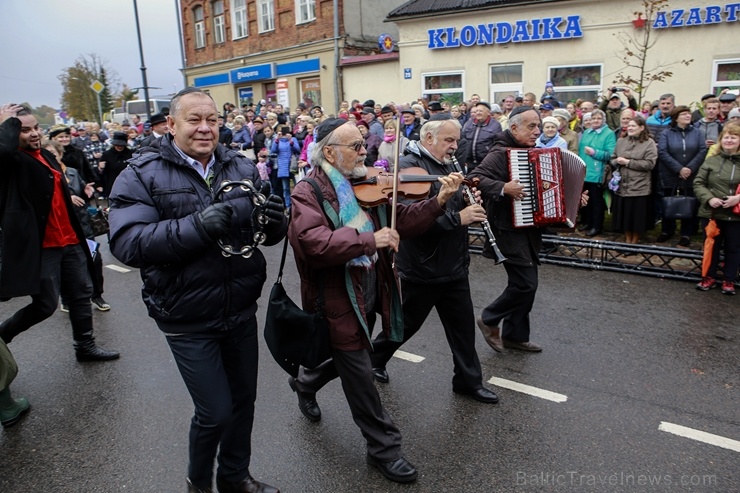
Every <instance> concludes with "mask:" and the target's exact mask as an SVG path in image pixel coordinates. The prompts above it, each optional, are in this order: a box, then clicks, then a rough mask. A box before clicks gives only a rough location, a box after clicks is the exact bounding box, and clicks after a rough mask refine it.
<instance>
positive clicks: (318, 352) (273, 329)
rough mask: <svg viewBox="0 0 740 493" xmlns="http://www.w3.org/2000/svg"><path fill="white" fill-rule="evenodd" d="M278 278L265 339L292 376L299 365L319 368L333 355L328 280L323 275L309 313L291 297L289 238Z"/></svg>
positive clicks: (268, 308)
mask: <svg viewBox="0 0 740 493" xmlns="http://www.w3.org/2000/svg"><path fill="white" fill-rule="evenodd" d="M283 242H284V243H283V255H282V258H281V260H280V271H279V272H278V278H277V281H276V282H275V284H274V285H273V286H272V290H271V291H270V298H269V300H268V302H267V314H266V315H265V342H266V343H267V347H268V348H269V350H270V353H271V354H272V357H273V358H275V361H276V362H277V364H278V365H280V367H281V368H283V370H285V371H286V372H287V373H288V374H290V375H291V376H292V377H294V378H295V377H297V376H298V368H299V367H300V366H303V367H305V368H316V367H317V366H319V365H320V364H321V363H323V362H324V361H326V360H327V359H329V358H330V356H331V348H330V345H329V324H328V323H327V321H326V317H325V314H324V281H323V276H320V277H319V294H318V297H317V299H316V312H315V313H308V312H306V311H304V310H302V309H300V308H299V307H298V305H296V304H295V302H293V300H292V299H290V296H288V293H286V292H285V288H284V287H283V283H282V278H283V266H284V265H285V255H286V253H287V250H288V238H287V237H286V238H285V240H283Z"/></svg>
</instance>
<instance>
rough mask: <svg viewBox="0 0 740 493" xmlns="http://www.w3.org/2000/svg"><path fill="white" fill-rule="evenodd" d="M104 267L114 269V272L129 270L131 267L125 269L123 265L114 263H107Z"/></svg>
mask: <svg viewBox="0 0 740 493" xmlns="http://www.w3.org/2000/svg"><path fill="white" fill-rule="evenodd" d="M105 267H106V268H108V269H110V270H114V271H116V272H131V269H127V268H125V267H121V266H120V265H116V264H108V265H106V266H105Z"/></svg>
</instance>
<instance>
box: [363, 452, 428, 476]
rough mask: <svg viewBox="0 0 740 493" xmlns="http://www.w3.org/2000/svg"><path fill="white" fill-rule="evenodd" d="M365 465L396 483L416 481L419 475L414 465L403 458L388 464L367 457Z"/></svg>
mask: <svg viewBox="0 0 740 493" xmlns="http://www.w3.org/2000/svg"><path fill="white" fill-rule="evenodd" d="M367 463H368V464H370V465H371V466H373V467H374V468H376V469H377V470H378V471H380V474H382V475H383V476H385V477H386V478H388V479H390V480H391V481H395V482H396V483H410V482H412V481H416V477H417V476H418V475H419V473H418V472H417V470H416V468H415V467H414V465H413V464H412V463H411V462H409V461H407V460H406V459H404V458H403V457H399V458H398V459H396V460H392V461H390V462H381V461H379V460H378V459H375V458H373V457H371V456H370V455H368V456H367Z"/></svg>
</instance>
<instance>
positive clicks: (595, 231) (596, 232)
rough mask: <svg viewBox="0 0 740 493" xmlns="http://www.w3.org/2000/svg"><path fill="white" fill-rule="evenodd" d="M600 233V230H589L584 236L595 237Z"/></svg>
mask: <svg viewBox="0 0 740 493" xmlns="http://www.w3.org/2000/svg"><path fill="white" fill-rule="evenodd" d="M599 233H601V230H600V229H596V228H591V229H589V230H588V231H586V236H589V237H590V236H596V235H597V234H599Z"/></svg>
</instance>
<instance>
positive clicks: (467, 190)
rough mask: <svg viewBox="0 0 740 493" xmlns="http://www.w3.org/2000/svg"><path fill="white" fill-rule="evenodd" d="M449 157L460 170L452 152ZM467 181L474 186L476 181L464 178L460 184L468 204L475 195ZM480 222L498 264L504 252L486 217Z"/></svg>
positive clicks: (471, 202) (501, 260)
mask: <svg viewBox="0 0 740 493" xmlns="http://www.w3.org/2000/svg"><path fill="white" fill-rule="evenodd" d="M450 159H451V160H452V164H453V165H454V166H455V168H456V169H457V170H458V171H460V163H458V162H457V158H455V155H454V154H450ZM460 172H462V171H460ZM476 181H477V179H476ZM468 183H471V184H472V185H473V186H475V185H476V183H473V182H471V181H470V180H468V179H465V182H463V186H462V187H463V193H464V194H465V195H466V196H467V197H468V202H470V204H471V205H472V204H475V203H476V200H475V195H474V194H473V191H472V190H471V189H470V187H469V186H468ZM480 224H481V226H482V227H483V231H484V232H485V233H486V238H488V244H489V245H491V249H492V250H493V255H494V262H495V264H496V265H498V264H500V263H501V262H504V261H506V257H504V254H503V253H501V250H499V248H498V245H497V244H496V237H495V236H493V231H492V230H491V225H490V224H489V223H488V219H486V220H484V221H481V223H480Z"/></svg>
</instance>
